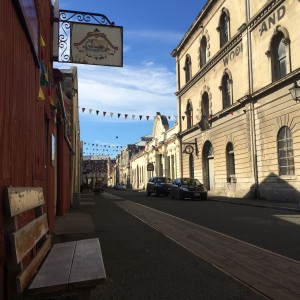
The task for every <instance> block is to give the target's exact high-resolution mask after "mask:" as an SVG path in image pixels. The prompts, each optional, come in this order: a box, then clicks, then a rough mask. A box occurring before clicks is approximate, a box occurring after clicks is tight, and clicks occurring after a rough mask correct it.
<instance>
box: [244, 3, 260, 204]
mask: <svg viewBox="0 0 300 300" xmlns="http://www.w3.org/2000/svg"><path fill="white" fill-rule="evenodd" d="M245 5H246V19H247V24H248V23H249V20H250V18H251V15H250V14H251V12H250V9H251V0H245ZM246 34H247V56H248V90H249V95H250V130H251V144H252V153H251V155H252V164H253V176H254V198H255V199H258V167H257V147H256V134H255V128H256V126H255V125H256V124H255V113H254V100H253V99H251V95H252V94H253V69H252V45H251V37H250V32H249V30H248V27H247V28H246Z"/></svg>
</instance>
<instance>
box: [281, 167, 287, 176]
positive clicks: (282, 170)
mask: <svg viewBox="0 0 300 300" xmlns="http://www.w3.org/2000/svg"><path fill="white" fill-rule="evenodd" d="M280 175H288V174H287V168H286V167H280Z"/></svg>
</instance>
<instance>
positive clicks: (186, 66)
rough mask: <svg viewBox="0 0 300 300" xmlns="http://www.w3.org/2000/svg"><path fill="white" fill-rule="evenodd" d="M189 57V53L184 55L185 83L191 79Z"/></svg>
mask: <svg viewBox="0 0 300 300" xmlns="http://www.w3.org/2000/svg"><path fill="white" fill-rule="evenodd" d="M191 64H192V61H191V57H190V56H189V55H187V56H186V58H185V65H184V70H185V83H187V82H189V81H190V80H191V77H192V75H191Z"/></svg>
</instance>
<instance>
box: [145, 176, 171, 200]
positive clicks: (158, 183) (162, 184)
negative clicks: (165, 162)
mask: <svg viewBox="0 0 300 300" xmlns="http://www.w3.org/2000/svg"><path fill="white" fill-rule="evenodd" d="M171 185H172V181H171V179H170V178H167V177H151V178H150V179H149V181H148V183H147V187H146V191H147V196H150V195H151V193H155V195H156V197H158V196H159V195H161V194H163V195H165V196H168V195H169V193H170V188H171Z"/></svg>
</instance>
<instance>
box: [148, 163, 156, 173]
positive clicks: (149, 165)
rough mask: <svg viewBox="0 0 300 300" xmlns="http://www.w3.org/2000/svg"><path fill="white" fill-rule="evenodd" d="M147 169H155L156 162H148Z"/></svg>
mask: <svg viewBox="0 0 300 300" xmlns="http://www.w3.org/2000/svg"><path fill="white" fill-rule="evenodd" d="M147 171H154V164H153V163H148V164H147Z"/></svg>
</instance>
